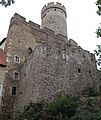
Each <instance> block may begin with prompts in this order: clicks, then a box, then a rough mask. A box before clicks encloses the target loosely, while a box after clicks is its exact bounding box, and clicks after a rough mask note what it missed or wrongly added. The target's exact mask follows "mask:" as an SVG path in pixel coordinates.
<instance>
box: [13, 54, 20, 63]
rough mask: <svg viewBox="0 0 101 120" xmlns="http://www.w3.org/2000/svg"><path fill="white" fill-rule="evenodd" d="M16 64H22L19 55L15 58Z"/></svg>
mask: <svg viewBox="0 0 101 120" xmlns="http://www.w3.org/2000/svg"><path fill="white" fill-rule="evenodd" d="M14 62H15V63H20V57H19V56H17V55H15V56H14Z"/></svg>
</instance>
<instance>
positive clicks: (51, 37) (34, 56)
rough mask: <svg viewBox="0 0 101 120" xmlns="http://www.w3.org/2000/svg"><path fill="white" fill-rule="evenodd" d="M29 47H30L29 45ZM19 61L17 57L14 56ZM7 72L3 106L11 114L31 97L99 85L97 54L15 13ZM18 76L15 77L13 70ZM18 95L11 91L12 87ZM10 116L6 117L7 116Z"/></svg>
mask: <svg viewBox="0 0 101 120" xmlns="http://www.w3.org/2000/svg"><path fill="white" fill-rule="evenodd" d="M29 48H30V49H29ZM15 55H17V56H19V58H20V62H19V63H16V62H15V61H14V56H15ZM5 59H6V65H7V67H6V70H5V72H6V74H5V80H4V92H3V102H2V105H3V106H2V110H3V113H4V114H6V115H9V114H12V113H13V111H15V110H17V108H20V107H22V106H24V105H25V104H27V103H28V102H29V101H37V100H49V99H51V98H53V97H54V96H55V95H56V94H60V93H61V94H68V95H70V94H80V92H81V91H82V90H83V89H84V88H85V87H89V86H91V85H97V84H98V81H97V79H98V78H97V68H96V64H95V58H94V55H93V54H91V53H89V52H88V51H84V50H83V49H82V48H81V47H79V46H78V45H77V43H76V42H75V41H73V40H69V41H68V39H67V37H66V36H63V35H60V34H57V35H55V33H54V32H53V31H52V30H50V29H47V28H44V29H43V30H42V29H40V26H39V25H37V24H35V23H33V22H31V21H29V22H28V23H27V22H26V21H25V18H23V17H22V16H20V15H18V14H15V15H14V17H13V18H12V19H11V22H10V27H9V31H8V35H7V39H6V45H5ZM15 71H16V72H17V73H19V79H18V80H16V79H15V78H14V72H15ZM13 86H14V87H16V95H12V87H13ZM6 119H8V118H4V120H6Z"/></svg>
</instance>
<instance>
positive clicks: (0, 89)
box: [0, 85, 2, 96]
mask: <svg viewBox="0 0 101 120" xmlns="http://www.w3.org/2000/svg"><path fill="white" fill-rule="evenodd" d="M1 95H2V85H0V96H1Z"/></svg>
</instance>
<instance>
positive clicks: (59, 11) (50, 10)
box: [41, 2, 67, 36]
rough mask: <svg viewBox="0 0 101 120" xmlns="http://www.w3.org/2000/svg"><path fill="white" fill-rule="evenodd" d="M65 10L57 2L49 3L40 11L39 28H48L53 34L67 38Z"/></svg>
mask: <svg viewBox="0 0 101 120" xmlns="http://www.w3.org/2000/svg"><path fill="white" fill-rule="evenodd" d="M66 18H67V14H66V8H65V6H64V5H62V4H61V3H59V2H56V3H54V2H50V3H48V4H47V5H45V6H44V7H43V8H42V10H41V20H42V21H41V27H42V28H44V27H46V28H49V29H51V30H53V31H54V32H55V34H62V35H64V36H67V24H66Z"/></svg>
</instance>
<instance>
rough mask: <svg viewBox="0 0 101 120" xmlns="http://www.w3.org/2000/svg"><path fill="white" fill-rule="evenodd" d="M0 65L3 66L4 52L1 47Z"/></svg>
mask: <svg viewBox="0 0 101 120" xmlns="http://www.w3.org/2000/svg"><path fill="white" fill-rule="evenodd" d="M0 65H1V66H5V61H4V52H3V49H1V48H0Z"/></svg>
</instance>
